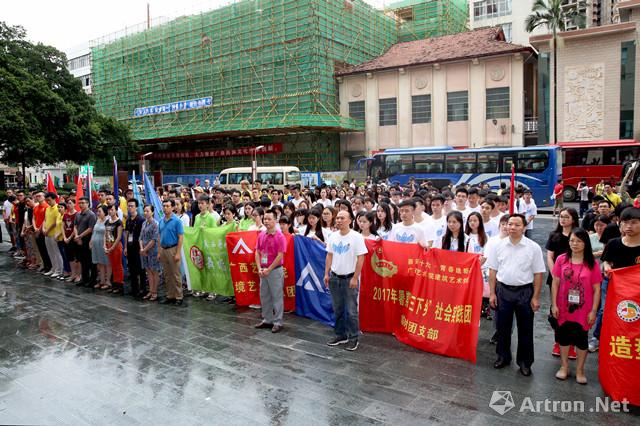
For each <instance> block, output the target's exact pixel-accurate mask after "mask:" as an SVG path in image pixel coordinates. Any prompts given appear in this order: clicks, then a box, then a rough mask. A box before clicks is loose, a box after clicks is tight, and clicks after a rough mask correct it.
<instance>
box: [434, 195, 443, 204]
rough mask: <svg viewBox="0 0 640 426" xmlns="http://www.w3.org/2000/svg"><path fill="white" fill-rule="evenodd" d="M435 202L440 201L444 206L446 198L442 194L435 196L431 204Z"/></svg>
mask: <svg viewBox="0 0 640 426" xmlns="http://www.w3.org/2000/svg"><path fill="white" fill-rule="evenodd" d="M434 201H440V202H441V203H442V204H444V201H445V199H444V197H443V196H442V195H440V194H437V195H434V196H433V197H431V203H432V204H433V202H434Z"/></svg>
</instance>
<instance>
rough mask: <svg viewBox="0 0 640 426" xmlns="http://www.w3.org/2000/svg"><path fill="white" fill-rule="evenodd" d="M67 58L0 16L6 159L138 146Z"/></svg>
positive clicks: (2, 154) (65, 156)
mask: <svg viewBox="0 0 640 426" xmlns="http://www.w3.org/2000/svg"><path fill="white" fill-rule="evenodd" d="M66 62H67V58H66V56H65V54H64V53H62V52H60V51H59V50H57V49H55V48H54V47H51V46H46V45H43V44H40V43H38V44H32V43H30V42H28V41H27V40H26V32H25V30H24V29H23V28H22V27H19V26H16V27H11V26H8V25H7V24H6V23H4V22H1V21H0V99H2V102H0V161H3V162H5V163H21V164H23V165H24V166H32V165H37V164H41V163H57V162H60V161H66V160H69V161H75V162H84V161H86V160H88V159H89V158H92V157H99V156H107V155H111V154H112V153H113V152H115V151H117V150H123V149H124V150H129V149H135V145H134V144H133V143H132V142H131V140H130V137H129V131H128V129H127V128H126V127H123V126H122V125H121V124H119V123H117V122H116V121H115V120H114V119H112V118H107V117H104V116H102V115H101V114H99V113H98V112H97V111H96V109H95V107H94V105H93V100H92V99H91V97H89V96H88V95H87V94H86V93H84V91H83V89H82V84H81V83H80V81H79V80H78V79H76V78H75V77H73V75H71V74H70V73H69V71H68V70H67V68H66Z"/></svg>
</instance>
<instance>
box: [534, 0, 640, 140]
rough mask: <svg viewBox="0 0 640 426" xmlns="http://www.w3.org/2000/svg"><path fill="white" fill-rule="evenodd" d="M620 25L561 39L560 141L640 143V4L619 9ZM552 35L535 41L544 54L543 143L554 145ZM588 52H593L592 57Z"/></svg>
mask: <svg viewBox="0 0 640 426" xmlns="http://www.w3.org/2000/svg"><path fill="white" fill-rule="evenodd" d="M617 8H618V10H619V16H620V22H619V23H614V24H608V25H603V26H600V27H594V28H587V29H580V30H574V31H567V32H565V33H562V34H561V38H562V44H561V47H560V48H559V50H558V54H557V57H558V64H557V75H558V98H557V104H558V141H559V142H571V141H583V142H585V141H594V142H595V141H602V140H617V139H639V138H640V116H638V113H639V108H638V106H639V105H640V96H639V94H638V90H637V88H638V84H639V83H640V82H639V81H638V73H637V69H638V66H640V63H639V62H638V57H639V56H640V55H638V49H637V48H638V46H637V42H636V40H637V38H638V25H639V22H640V0H630V1H626V2H620V3H619V4H617ZM550 39H551V36H550V35H542V36H534V37H531V40H530V41H531V44H532V45H533V46H534V47H535V48H536V49H538V50H539V52H540V55H539V62H538V86H539V95H538V111H539V126H538V137H539V143H541V144H545V143H550V142H553V135H554V125H555V123H554V120H553V117H554V110H553V66H554V64H553V54H552V50H551V47H550ZM585 52H589V54H588V55H586V54H585Z"/></svg>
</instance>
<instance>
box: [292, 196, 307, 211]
mask: <svg viewBox="0 0 640 426" xmlns="http://www.w3.org/2000/svg"><path fill="white" fill-rule="evenodd" d="M303 201H304V198H302V197H300V198H297V199H296V198H292V199H291V202H292V203H293V205H294V206H295V207H296V209H297V208H298V207H300V203H301V202H303Z"/></svg>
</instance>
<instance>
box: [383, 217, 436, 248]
mask: <svg viewBox="0 0 640 426" xmlns="http://www.w3.org/2000/svg"><path fill="white" fill-rule="evenodd" d="M388 240H389V241H395V242H398V243H418V244H421V245H423V246H426V245H427V237H426V235H425V233H424V229H423V227H422V226H420V225H418V224H417V223H413V224H411V225H409V226H405V225H404V224H403V223H402V222H398V223H396V224H394V225H393V228H392V229H391V232H390V233H389V238H388Z"/></svg>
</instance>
